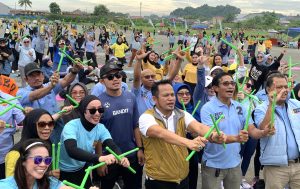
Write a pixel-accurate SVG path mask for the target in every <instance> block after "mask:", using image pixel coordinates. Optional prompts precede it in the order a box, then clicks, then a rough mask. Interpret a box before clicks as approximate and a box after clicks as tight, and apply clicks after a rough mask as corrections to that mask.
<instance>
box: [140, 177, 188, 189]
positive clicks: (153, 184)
mask: <svg viewBox="0 0 300 189" xmlns="http://www.w3.org/2000/svg"><path fill="white" fill-rule="evenodd" d="M145 187H146V189H189V179H188V177H187V178H185V179H184V180H182V181H181V183H180V184H178V183H175V182H166V181H159V180H150V179H146V180H145Z"/></svg>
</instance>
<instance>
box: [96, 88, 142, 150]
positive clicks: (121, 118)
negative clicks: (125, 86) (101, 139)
mask: <svg viewBox="0 0 300 189" xmlns="http://www.w3.org/2000/svg"><path fill="white" fill-rule="evenodd" d="M99 99H100V101H101V104H102V106H103V107H104V109H105V111H104V113H103V115H102V117H101V121H100V122H101V123H103V124H104V125H105V127H106V128H107V129H108V131H109V132H110V134H111V136H112V139H113V140H114V142H115V143H116V144H117V146H118V147H120V149H121V151H122V153H124V152H127V151H129V150H132V149H133V148H135V147H136V142H135V138H134V129H135V128H136V127H137V124H138V119H139V112H138V107H137V103H136V97H135V96H134V94H132V93H131V92H128V91H122V94H121V96H109V95H108V94H107V93H102V94H101V95H100V96H99Z"/></svg>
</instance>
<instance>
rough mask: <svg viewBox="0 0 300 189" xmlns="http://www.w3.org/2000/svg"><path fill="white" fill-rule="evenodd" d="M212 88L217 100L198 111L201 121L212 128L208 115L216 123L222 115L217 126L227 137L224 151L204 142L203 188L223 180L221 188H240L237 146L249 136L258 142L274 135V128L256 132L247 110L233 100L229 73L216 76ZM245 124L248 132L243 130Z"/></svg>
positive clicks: (217, 185) (215, 185)
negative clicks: (259, 139)
mask: <svg viewBox="0 0 300 189" xmlns="http://www.w3.org/2000/svg"><path fill="white" fill-rule="evenodd" d="M212 87H213V88H214V90H215V92H216V97H214V98H213V99H211V100H210V101H209V102H207V103H206V104H205V105H204V106H203V108H202V109H201V121H202V123H203V124H206V125H210V126H213V121H212V119H211V115H212V117H213V118H214V119H215V120H217V119H219V118H220V117H221V116H222V115H223V116H224V117H223V118H222V119H221V121H220V122H219V127H220V130H221V131H223V132H224V133H225V134H226V135H227V140H226V143H228V145H227V147H226V148H223V147H222V146H221V145H216V144H213V143H210V142H209V143H207V145H206V147H205V149H204V154H203V158H202V187H203V188H205V189H215V188H218V187H219V186H220V184H221V181H223V184H224V189H239V188H240V184H241V180H242V178H241V175H242V174H241V167H240V162H241V158H240V155H239V152H240V148H241V147H240V146H241V145H240V143H243V142H246V141H247V140H248V133H249V135H250V136H251V137H252V138H255V139H258V138H262V137H265V136H267V135H269V134H273V133H274V129H270V128H269V127H264V128H261V127H260V129H261V130H260V129H257V128H256V127H255V126H254V125H253V121H252V119H249V118H246V117H247V111H246V110H245V109H244V108H243V106H242V105H241V104H240V103H238V102H237V101H234V100H232V97H233V93H234V91H235V82H234V81H233V78H232V76H231V75H230V74H228V73H224V72H223V73H220V74H218V75H216V76H215V77H214V78H213V81H212ZM246 119H248V122H247V121H246ZM246 123H248V125H247V127H248V129H247V130H248V131H247V130H243V129H244V126H245V124H246ZM266 124H268V123H266ZM262 129H263V130H262Z"/></svg>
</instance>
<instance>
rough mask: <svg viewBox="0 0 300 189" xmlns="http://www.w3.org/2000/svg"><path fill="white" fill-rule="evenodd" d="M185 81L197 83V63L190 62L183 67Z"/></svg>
mask: <svg viewBox="0 0 300 189" xmlns="http://www.w3.org/2000/svg"><path fill="white" fill-rule="evenodd" d="M182 75H184V76H185V77H184V81H186V82H189V83H195V84H196V83H197V65H193V64H191V63H188V64H187V65H185V67H184V69H183V73H182Z"/></svg>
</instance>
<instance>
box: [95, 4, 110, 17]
mask: <svg viewBox="0 0 300 189" xmlns="http://www.w3.org/2000/svg"><path fill="white" fill-rule="evenodd" d="M108 13H109V10H108V8H106V6H105V5H97V6H95V7H94V15H97V16H107V15H108Z"/></svg>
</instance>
